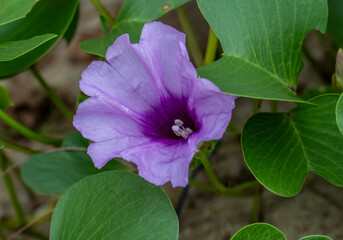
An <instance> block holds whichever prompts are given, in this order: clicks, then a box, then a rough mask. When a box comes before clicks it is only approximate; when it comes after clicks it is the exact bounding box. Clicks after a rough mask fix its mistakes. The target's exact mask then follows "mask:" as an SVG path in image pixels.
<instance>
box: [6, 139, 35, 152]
mask: <svg viewBox="0 0 343 240" xmlns="http://www.w3.org/2000/svg"><path fill="white" fill-rule="evenodd" d="M0 142H3V143H4V145H5V147H7V148H10V149H12V150H15V151H18V152H22V153H24V154H26V155H33V154H36V153H39V151H36V150H32V149H30V148H27V147H23V146H21V145H18V144H16V143H12V142H9V141H7V140H4V139H2V138H0Z"/></svg>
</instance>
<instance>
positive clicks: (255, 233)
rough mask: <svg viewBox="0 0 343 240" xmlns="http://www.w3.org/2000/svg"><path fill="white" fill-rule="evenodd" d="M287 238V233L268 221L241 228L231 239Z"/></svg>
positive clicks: (278, 239)
mask: <svg viewBox="0 0 343 240" xmlns="http://www.w3.org/2000/svg"><path fill="white" fill-rule="evenodd" d="M257 239H261V240H262V239H263V240H286V237H285V235H283V233H282V232H280V230H279V229H277V228H276V227H274V226H272V225H270V224H267V223H254V224H250V225H248V226H246V227H244V228H242V229H240V230H239V231H238V232H237V233H236V234H235V235H234V236H233V237H232V238H231V240H257Z"/></svg>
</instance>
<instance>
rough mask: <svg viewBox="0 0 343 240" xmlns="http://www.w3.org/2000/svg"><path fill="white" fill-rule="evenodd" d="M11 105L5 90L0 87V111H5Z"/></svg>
mask: <svg viewBox="0 0 343 240" xmlns="http://www.w3.org/2000/svg"><path fill="white" fill-rule="evenodd" d="M11 105H12V103H11V100H10V97H9V96H8V92H7V89H6V88H5V87H4V86H1V85H0V110H6V109H7V108H9V107H10V106H11Z"/></svg>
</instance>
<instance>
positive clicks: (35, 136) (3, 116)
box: [0, 109, 62, 146]
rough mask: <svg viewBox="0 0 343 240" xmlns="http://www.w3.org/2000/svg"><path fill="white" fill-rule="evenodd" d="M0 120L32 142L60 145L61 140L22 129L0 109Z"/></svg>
mask: <svg viewBox="0 0 343 240" xmlns="http://www.w3.org/2000/svg"><path fill="white" fill-rule="evenodd" d="M0 120H2V121H3V122H4V123H6V124H7V125H9V126H10V127H12V128H13V129H15V130H17V131H18V132H19V133H21V134H23V135H24V136H26V137H28V138H31V139H33V140H36V141H39V142H42V143H47V144H52V145H55V146H60V145H61V143H62V139H57V138H51V137H47V136H44V135H41V134H39V133H35V132H33V131H31V130H30V129H28V128H26V127H24V126H23V125H21V124H20V123H18V122H16V121H15V120H14V119H13V118H11V117H10V116H8V115H7V114H6V113H5V112H4V111H3V110H1V109H0Z"/></svg>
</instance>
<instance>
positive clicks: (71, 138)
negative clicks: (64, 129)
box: [62, 132, 89, 148]
mask: <svg viewBox="0 0 343 240" xmlns="http://www.w3.org/2000/svg"><path fill="white" fill-rule="evenodd" d="M88 145H89V141H88V140H87V139H85V138H84V137H82V135H81V133H80V132H73V133H71V134H69V135H68V136H67V137H66V138H65V139H64V140H63V143H62V147H84V148H87V147H88Z"/></svg>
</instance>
